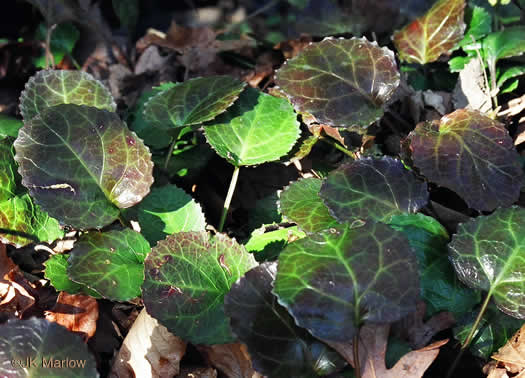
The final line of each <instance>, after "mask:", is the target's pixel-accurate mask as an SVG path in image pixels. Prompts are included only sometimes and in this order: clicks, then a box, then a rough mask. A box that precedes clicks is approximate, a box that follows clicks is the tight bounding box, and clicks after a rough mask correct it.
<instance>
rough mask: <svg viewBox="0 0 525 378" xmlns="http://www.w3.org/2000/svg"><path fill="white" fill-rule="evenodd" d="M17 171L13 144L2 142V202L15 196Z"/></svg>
mask: <svg viewBox="0 0 525 378" xmlns="http://www.w3.org/2000/svg"><path fill="white" fill-rule="evenodd" d="M16 169H17V167H16V163H15V159H14V151H13V147H12V143H11V142H10V141H9V140H0V202H2V201H6V200H8V199H9V198H12V197H14V196H15V189H16V181H15V180H16Z"/></svg>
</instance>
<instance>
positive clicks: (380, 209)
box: [319, 157, 428, 223]
mask: <svg viewBox="0 0 525 378" xmlns="http://www.w3.org/2000/svg"><path fill="white" fill-rule="evenodd" d="M319 195H320V197H321V198H322V200H323V201H324V203H325V205H326V206H327V207H328V210H329V211H330V214H332V215H333V216H334V217H335V218H336V219H337V220H338V221H339V222H341V223H343V222H353V221H356V220H364V219H367V218H370V219H373V220H376V221H381V222H387V221H388V220H389V219H390V217H391V216H392V215H396V214H403V213H415V212H417V211H418V210H419V209H420V208H421V207H423V206H425V205H426V204H427V201H428V191H427V184H426V183H425V182H423V181H421V180H418V179H417V178H416V177H415V176H414V174H413V173H412V172H410V171H408V170H407V169H406V168H405V167H404V166H403V163H401V162H400V161H399V160H396V159H393V158H391V157H383V158H381V159H372V158H364V159H360V160H355V161H353V162H351V163H348V164H345V165H342V166H341V167H339V168H338V169H336V170H334V171H332V172H330V174H328V176H327V177H326V179H325V181H324V182H323V185H322V186H321V191H320V192H319Z"/></svg>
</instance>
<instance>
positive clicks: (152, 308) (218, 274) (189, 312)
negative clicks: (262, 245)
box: [142, 231, 257, 345]
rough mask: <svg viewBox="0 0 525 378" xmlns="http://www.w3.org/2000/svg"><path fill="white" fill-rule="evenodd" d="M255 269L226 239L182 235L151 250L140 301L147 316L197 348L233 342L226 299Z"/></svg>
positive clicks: (249, 258) (248, 256)
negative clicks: (234, 287) (245, 275)
mask: <svg viewBox="0 0 525 378" xmlns="http://www.w3.org/2000/svg"><path fill="white" fill-rule="evenodd" d="M256 265H257V263H256V262H255V259H254V258H253V256H252V255H251V254H250V253H248V252H246V250H245V248H244V247H243V246H241V245H239V244H238V243H237V242H236V241H235V240H232V239H230V238H228V237H227V236H226V235H224V234H217V235H215V236H213V237H210V236H209V235H208V234H207V233H206V232H202V231H201V232H180V233H177V234H174V235H170V236H168V237H167V238H166V239H165V240H162V241H160V242H159V243H158V244H157V246H156V247H155V248H153V249H152V251H151V253H150V254H149V255H148V257H147V259H146V262H145V281H144V284H143V286H142V298H143V299H144V305H145V306H146V310H147V311H148V313H149V314H150V315H151V316H153V317H154V318H156V319H158V321H159V322H160V323H161V324H162V325H164V326H165V327H166V328H168V330H169V331H170V332H172V333H173V334H175V335H177V336H179V337H181V338H182V339H184V340H186V341H189V342H191V343H194V344H210V345H211V344H224V343H230V342H233V341H234V337H233V335H232V333H231V330H230V325H229V322H228V318H227V317H226V315H225V314H224V296H225V295H226V293H227V292H228V291H229V290H230V288H231V286H232V285H233V283H234V282H235V281H237V280H238V279H239V278H240V277H241V276H242V275H243V274H244V273H245V272H246V271H248V270H250V269H251V268H253V267H254V266H256Z"/></svg>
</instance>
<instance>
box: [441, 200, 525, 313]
mask: <svg viewBox="0 0 525 378" xmlns="http://www.w3.org/2000/svg"><path fill="white" fill-rule="evenodd" d="M524 229H525V209H523V208H521V207H516V206H513V207H511V208H505V209H502V208H500V209H497V210H496V211H494V212H493V213H492V214H491V215H487V216H480V217H478V218H475V219H472V220H470V221H468V222H466V223H462V224H460V225H459V228H458V232H457V234H455V235H454V236H453V237H452V241H451V242H450V244H449V251H450V259H451V261H452V264H453V265H454V269H455V270H456V274H457V275H458V277H459V279H460V280H461V281H462V282H464V283H465V284H466V285H468V286H470V287H472V288H475V289H482V290H485V291H488V294H489V295H492V298H494V302H495V303H496V305H497V306H498V307H499V309H500V310H501V311H503V312H504V313H506V314H508V315H510V316H513V317H515V318H519V319H525V248H524V246H525V233H524V232H523V230H524Z"/></svg>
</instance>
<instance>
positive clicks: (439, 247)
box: [388, 214, 481, 319]
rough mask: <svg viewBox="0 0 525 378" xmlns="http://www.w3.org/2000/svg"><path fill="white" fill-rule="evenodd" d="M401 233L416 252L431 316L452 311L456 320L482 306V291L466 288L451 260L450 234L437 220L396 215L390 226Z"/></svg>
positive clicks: (422, 292)
mask: <svg viewBox="0 0 525 378" xmlns="http://www.w3.org/2000/svg"><path fill="white" fill-rule="evenodd" d="M388 225H389V226H390V227H392V228H393V229H395V230H398V231H401V232H403V233H404V234H405V236H406V237H407V239H408V241H409V243H410V245H411V246H412V248H414V251H416V256H417V260H418V264H419V276H420V279H421V298H422V299H423V300H424V301H425V303H426V304H427V316H432V315H433V314H436V313H438V312H441V311H449V312H452V313H453V314H454V316H455V317H456V319H458V318H459V316H461V315H463V314H465V313H468V312H471V311H472V308H473V307H474V306H475V305H476V304H478V303H479V301H480V299H481V296H480V294H479V291H477V290H471V289H470V288H468V287H466V286H464V285H463V284H462V283H461V282H460V281H459V280H458V279H457V277H456V275H455V273H454V268H453V267H452V265H451V264H450V261H449V260H448V252H447V243H448V241H449V235H448V233H447V231H446V230H445V228H444V227H443V226H442V225H441V224H440V223H439V222H438V221H437V220H435V219H434V218H431V217H428V216H426V215H423V214H403V215H394V216H393V217H392V219H391V220H390V222H389V223H388Z"/></svg>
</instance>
